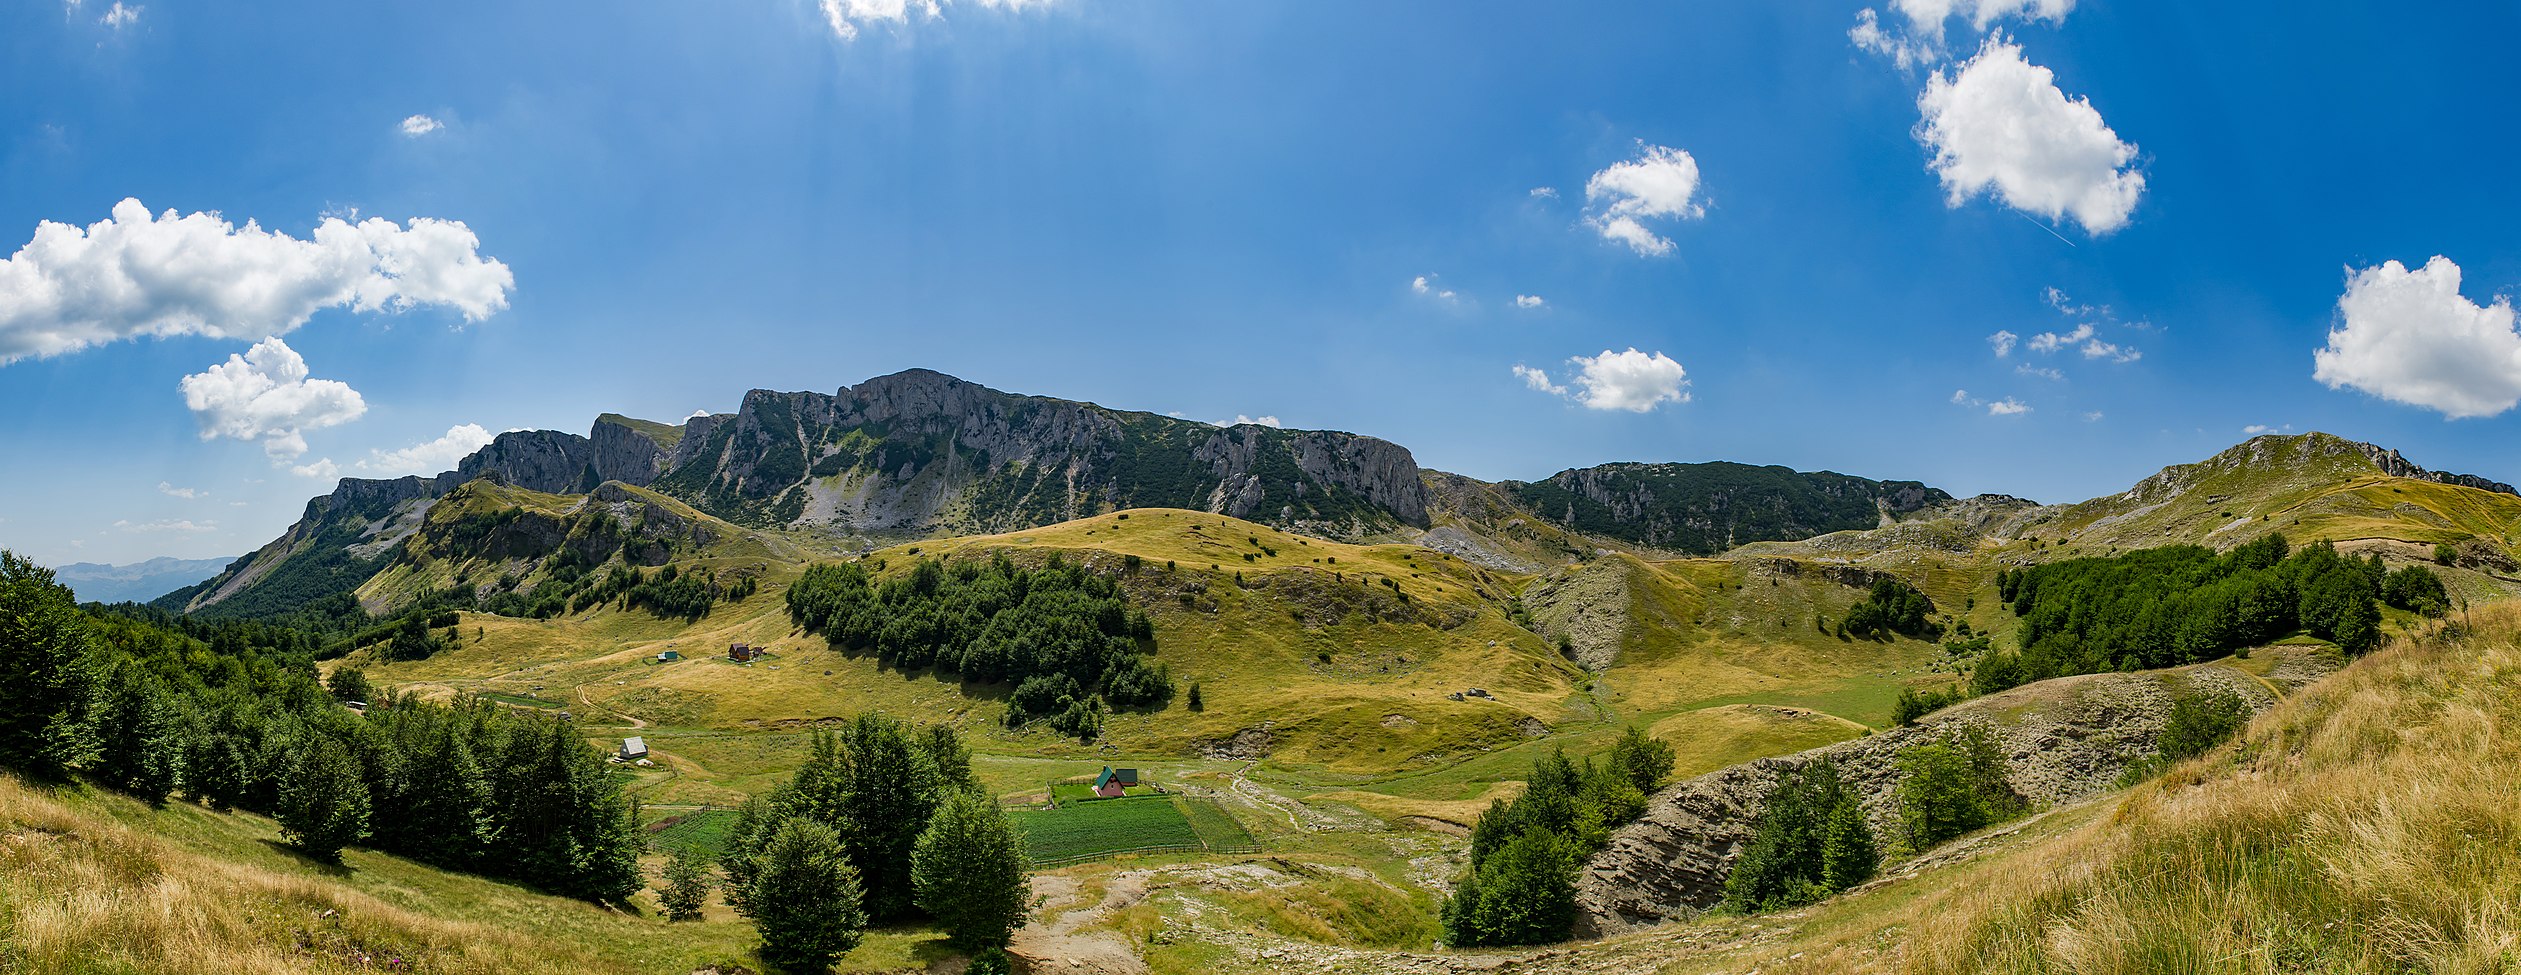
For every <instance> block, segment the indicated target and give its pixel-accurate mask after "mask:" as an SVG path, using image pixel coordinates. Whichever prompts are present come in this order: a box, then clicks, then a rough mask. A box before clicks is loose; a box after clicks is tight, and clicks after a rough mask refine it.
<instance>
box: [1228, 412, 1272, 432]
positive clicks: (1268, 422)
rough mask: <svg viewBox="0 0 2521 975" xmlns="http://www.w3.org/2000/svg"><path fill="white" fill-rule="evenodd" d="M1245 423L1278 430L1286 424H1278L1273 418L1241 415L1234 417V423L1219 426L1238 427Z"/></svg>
mask: <svg viewBox="0 0 2521 975" xmlns="http://www.w3.org/2000/svg"><path fill="white" fill-rule="evenodd" d="M1247 423H1249V424H1253V425H1256V426H1264V427H1269V428H1271V429H1278V428H1281V427H1284V426H1286V424H1283V423H1280V422H1278V418H1277V417H1274V416H1244V415H1243V414H1241V413H1237V414H1235V415H1234V422H1232V423H1225V424H1220V426H1229V427H1239V426H1242V425H1244V424H1247Z"/></svg>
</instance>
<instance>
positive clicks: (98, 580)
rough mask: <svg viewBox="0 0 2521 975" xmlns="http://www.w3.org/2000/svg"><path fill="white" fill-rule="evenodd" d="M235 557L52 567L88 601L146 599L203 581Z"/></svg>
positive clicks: (83, 563)
mask: <svg viewBox="0 0 2521 975" xmlns="http://www.w3.org/2000/svg"><path fill="white" fill-rule="evenodd" d="M233 561H235V560H234V559H171V558H164V557H160V558H154V559H150V560H148V561H146V562H134V563H131V564H130V565H106V564H103V563H100V562H72V563H70V564H69V565H65V566H62V567H60V568H58V569H54V570H53V578H54V580H55V581H58V582H60V583H61V584H62V585H65V586H69V587H70V590H71V591H72V592H75V593H78V594H79V598H80V599H81V600H83V601H87V602H98V603H125V602H129V603H145V602H148V601H150V600H152V599H156V598H158V597H159V596H163V595H166V594H167V593H170V592H174V591H175V590H178V589H182V588H184V587H186V586H189V585H192V584H193V583H196V582H200V581H201V580H203V579H207V578H209V577H210V576H211V575H213V574H215V573H217V572H218V571H219V570H220V569H223V568H226V567H227V565H228V563H230V562H233Z"/></svg>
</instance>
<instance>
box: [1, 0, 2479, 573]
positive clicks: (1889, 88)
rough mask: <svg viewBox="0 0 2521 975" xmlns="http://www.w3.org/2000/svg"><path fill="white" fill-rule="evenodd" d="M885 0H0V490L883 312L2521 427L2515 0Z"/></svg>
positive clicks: (955, 359) (1973, 408)
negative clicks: (2514, 304) (4, 421)
mask: <svg viewBox="0 0 2521 975" xmlns="http://www.w3.org/2000/svg"><path fill="white" fill-rule="evenodd" d="M389 6H390V7H391V9H387V8H388V7H389ZM824 6H829V7H831V8H832V9H831V10H828V11H827V10H825V9H823V7H824ZM372 8H375V9H372ZM889 8H890V9H888V4H887V3H885V2H884V0H833V2H832V3H830V4H826V5H822V6H818V5H817V4H816V3H812V2H806V0H793V2H778V0H773V2H768V3H760V4H705V5H704V4H628V5H625V4H601V5H596V4H469V3H446V4H432V5H373V4H312V3H309V4H288V3H278V4H256V5H250V8H243V9H241V8H238V7H236V6H235V5H219V6H217V7H210V6H206V5H197V4H189V3H179V2H171V0H154V2H142V3H139V4H128V3H126V4H122V5H116V4H114V3H111V2H110V0H82V2H79V3H62V2H59V0H27V2H22V3H15V4H10V5H8V6H6V8H5V9H0V85H5V87H6V90H8V91H9V92H10V96H9V97H8V98H7V99H5V100H0V187H5V191H0V254H6V253H10V252H16V255H15V256H14V257H13V258H11V260H10V263H9V264H8V265H6V266H0V358H7V359H10V360H13V361H9V362H7V363H6V364H5V365H0V410H6V411H7V412H8V413H9V414H10V415H14V416H18V417H21V418H23V420H22V422H19V423H14V424H10V425H9V426H8V427H7V428H6V429H5V430H0V449H4V450H5V451H6V454H7V456H9V457H10V458H11V463H10V465H9V470H10V472H11V475H12V476H9V477H7V478H0V545H5V546H7V547H9V548H12V549H16V550H19V551H22V552H26V553H28V554H31V555H33V556H35V557H37V558H38V559H41V560H46V561H51V562H56V563H59V562H68V561H75V560H91V561H130V560H136V559H139V558H145V557H148V556H153V555H178V556H187V557H198V556H210V555H231V554H236V553H240V552H243V551H246V550H249V549H251V548H253V547H255V546H257V545H260V544H261V543H263V542H265V541H267V540H269V539H270V538H271V537H273V536H274V535H276V534H277V533H278V532H279V531H280V530H281V529H282V528H284V527H285V526H286V525H287V523H288V522H289V521H290V520H291V519H293V518H294V517H295V516H296V515H297V513H298V511H299V510H300V508H301V507H302V506H303V504H304V502H305V500H306V499H307V498H308V497H310V496H312V495H316V494H320V493H323V492H324V491H326V490H329V488H330V485H331V481H330V480H329V477H328V476H327V475H352V476H375V475H382V474H393V473H403V472H407V471H411V470H421V469H426V470H429V471H434V470H437V469H443V468H444V467H446V466H451V465H449V464H447V463H441V462H440V461H441V460H443V459H444V458H446V457H450V456H452V454H453V452H455V451H459V450H460V449H461V448H462V447H463V446H464V445H465V444H467V443H469V442H470V441H471V440H472V439H474V438H477V437H479V436H482V435H486V434H487V433H492V432H496V431H499V430H503V429H511V428H525V427H554V428H559V429H565V430H572V431H583V430H584V429H585V428H586V426H587V425H588V423H589V421H590V420H591V419H592V418H593V416H594V415H595V414H596V413H599V412H603V411H608V410H609V411H619V412H625V413H630V414H633V415H638V416H645V417H652V418H659V419H673V418H677V417H680V416H683V415H686V414H689V413H691V412H693V411H694V410H702V409H705V410H711V411H725V410H729V409H732V408H733V407H734V406H735V405H736V403H737V402H738V400H739V398H740V397H741V395H742V394H743V392H744V391H745V390H746V389H750V388H756V387H759V388H771V389H815V390H826V391H828V390H831V389H833V388H836V387H839V386H842V385H846V384H850V383H855V382H857V381H859V380H862V379H864V378H867V377H869V376H873V375H878V374H883V373H888V372H892V371H896V370H899V369H904V368H911V367H926V368H933V369H938V370H941V371H944V372H948V373H952V374H955V375H958V376H961V377H964V378H966V379H970V380H973V381H976V382H981V383H985V384H988V385H991V386H995V387H998V388H1001V389H1008V390H1014V391H1019V392H1028V393H1041V394H1046V395H1054V396H1062V397H1068V398H1076V399H1085V400H1092V401H1095V402H1099V403H1103V404H1106V405H1110V406H1115V407H1123V408H1131V409H1144V410H1151V411H1155V412H1178V413H1180V414H1182V415H1185V416H1189V417H1193V418H1198V419H1207V420H1231V419H1233V418H1235V417H1237V416H1250V417H1272V418H1276V419H1277V420H1278V421H1280V422H1283V423H1284V424H1286V425H1288V426H1297V427H1321V428H1334V429H1346V430H1354V431H1358V432H1362V433H1368V434H1373V435H1376V436H1381V437H1385V438H1388V439H1391V440H1394V441H1397V442H1399V443H1402V444H1405V445H1408V446H1409V447H1411V448H1412V449H1413V450H1414V451H1415V452H1416V453H1417V455H1418V458H1419V460H1420V462H1421V463H1422V464H1424V465H1427V466H1430V467H1435V468H1439V469H1444V470H1451V471H1458V472H1461V473H1466V474H1470V475H1474V476H1478V477H1483V478H1492V479H1495V478H1535V477H1540V476H1545V475H1547V474H1550V473H1552V472H1555V471H1557V470H1560V469H1562V468H1566V467H1570V466H1580V465H1586V464H1593V463H1600V462H1605V461H1614V460H1684V461H1695V460H1711V459H1724V460H1739V461H1745V462H1752V463H1778V464H1787V465H1791V466H1795V467H1798V468H1804V469H1819V468H1828V469H1834V470H1839V471H1844V472H1848V473H1855V474H1862V475H1867V476H1873V477H1898V478H1914V479H1920V480H1924V481H1927V482H1929V483H1933V484H1936V485H1938V486H1942V487H1945V488H1947V489H1950V490H1952V491H1954V492H1956V493H1974V492H1980V491H1996V492H2005V493H2012V494H2018V495H2023V496H2028V497H2032V498H2035V499H2039V500H2043V501H2062V500H2079V499H2081V498H2084V497H2088V496H2092V495H2096V494H2101V493H2106V492H2109V491H2114V490H2118V489H2121V488H2124V487H2125V486H2126V485H2128V484H2129V483H2131V482H2133V481H2134V480H2136V479H2137V478H2139V477H2142V476H2143V475H2145V474H2147V473H2149V472H2151V471H2153V470H2154V469H2156V468H2159V467H2161V466H2163V465H2165V464H2170V463H2178V462H2184V461H2189V460H2195V459H2198V458H2201V457H2204V456H2207V455H2209V454H2211V453H2213V452H2215V451H2217V450H2220V449H2222V448H2223V447H2226V446H2229V445H2230V444H2232V443H2234V442H2237V441H2239V440H2241V439H2243V438H2244V437H2245V436H2246V435H2247V434H2245V432H2244V431H2245V429H2247V428H2252V427H2260V426H2264V427H2268V428H2273V429H2277V430H2284V429H2291V430H2294V431H2303V430H2312V429H2319V430H2327V431H2330V432H2334V433H2338V434H2342V435H2346V436H2350V437H2355V438H2359V439H2367V440H2372V441H2375V442H2379V443H2382V444H2385V445H2389V446H2394V447H2398V448H2400V449H2402V450H2404V451H2405V452H2406V453H2407V454H2408V456H2410V457H2411V458H2413V459H2415V460H2417V461H2418V462H2420V463H2424V464H2427V465H2429V466H2434V467H2439V468H2448V469H2455V470H2462V471H2475V472H2478V473H2484V474H2487V475H2490V476H2494V477H2497V478H2500V479H2505V480H2514V479H2521V463H2516V460H2515V458H2513V457H2512V456H2511V455H2510V451H2509V449H2508V448H2507V446H2506V445H2507V444H2510V443H2511V442H2512V441H2513V434H2514V432H2515V427H2514V423H2515V420H2514V414H2513V413H2512V412H2511V408H2512V406H2513V402H2514V400H2515V399H2521V335H2515V334H2513V328H2512V315H2511V312H2510V309H2509V306H2508V305H2503V304H2500V302H2501V300H2502V299H2500V298H2499V297H2498V296H2501V295H2506V294H2511V293H2513V292H2515V291H2517V290H2521V234H2516V228H2521V199H2517V198H2516V193H2517V192H2521V191H2517V190H2516V181H2515V180H2514V179H2513V176H2514V169H2513V165H2512V162H2511V160H2512V159H2513V158H2514V153H2515V150H2516V148H2521V146H2517V145H2516V142H2521V130H2515V129H2514V127H2513V126H2512V125H2511V121H2512V115H2511V107H2510V106H2511V93H2512V92H2514V91H2521V61H2516V60H2515V59H2513V58H2511V57H2509V56H2508V53H2507V52H2506V51H2505V50H2504V47H2505V46H2506V45H2507V44H2508V39H2509V38H2511V37H2512V36H2515V34H2516V33H2521V9H2517V8H2515V7H2513V6H2512V5H2509V4H2475V5H2458V6H2448V5H2446V6H2440V7H2429V8H2427V10H2426V11H2425V12H2424V13H2423V14H2421V15H2418V14H2413V13H2410V12H2407V11H2404V10H2400V9H2397V8H2391V7H2370V8H2362V9H2345V8H2341V9H2336V10H2323V11H2322V12H2320V13H2319V14H2317V15H2311V14H2306V13H2305V11H2304V10H2303V8H2301V7H2300V6H2299V5H2283V6H2279V5H2275V4H2143V5H2121V4H2111V3H2103V2H2093V0H2085V2H2082V3H2070V2H2068V0H1898V2H1895V3H1891V4H1880V3H1877V4H1875V7H1874V11H1873V13H1872V14H1871V15H1870V16H1869V17H1868V15H1866V14H1865V13H1864V11H1865V10H1866V9H1867V7H1866V5H1865V4H1863V3H1835V4H1832V3H1797V4H1777V3H1768V2H1734V3H1701V4H1672V3H1638V4H1585V5H1567V7H1566V8H1565V9H1561V8H1556V7H1545V8H1535V7H1532V6H1531V5H1529V4H1505V3H1469V2H1445V3H1427V4H1403V3H1391V4H1354V3H1307V2H1275V3H1267V4H1224V3H1193V2H1152V0H1150V2H1125V0H1014V2H1011V0H995V2H983V0H942V2H941V3H939V4H938V5H936V6H935V7H934V8H933V13H932V12H931V10H930V8H928V7H927V5H926V4H924V3H923V2H921V0H909V2H908V3H907V4H902V3H894V4H890V5H889ZM895 11H898V12H899V13H900V16H899V17H898V18H895V17H891V16H888V14H891V13H894V12H895ZM1938 13H1948V14H1949V16H1948V17H1943V18H1940V19H1938V18H1937V17H1936V15H1937V14H1938ZM836 25H838V26H840V27H845V28H846V29H847V30H848V31H849V32H850V33H851V34H852V35H853V36H848V37H843V36H842V31H841V30H840V29H836ZM1865 26H1869V27H1870V28H1872V31H1873V32H1872V33H1862V34H1854V33H1851V31H1857V30H1858V29H1859V28H1860V27H1865ZM1938 31H1939V32H1940V35H1939V37H1938V35H1937V32H1938ZM1860 41H1863V43H1860ZM1589 189H1590V192H1588V191H1589ZM127 198H128V199H136V200H138V201H140V204H141V205H142V208H128V207H127V208H124V209H123V210H122V211H121V212H118V211H117V206H118V204H120V203H121V201H123V200H125V199H127ZM143 208H144V209H143ZM328 219H333V220H339V221H341V222H339V223H337V224H332V225H329V226H330V229H323V230H319V224H323V223H324V222H325V221H326V220H328ZM249 220H250V221H253V222H254V223H255V224H256V227H255V228H254V229H252V230H248V229H247V227H246V225H247V222H248V221H249ZM47 221H49V222H53V223H56V224H63V225H68V226H66V227H54V228H47V229H43V230H39V225H42V224H44V223H45V222H47ZM108 221H111V222H110V223H106V222H108ZM100 224H104V226H102V227H101V228H100V227H99V226H98V225H100ZM274 235H282V236H274ZM284 236H285V239H283V237H284ZM21 248H24V250H21ZM2437 255H2439V256H2440V257H2442V258H2444V261H2442V262H2436V263H2433V264H2431V265H2429V264H2428V262H2429V261H2431V260H2432V259H2433V258H2435V257H2436V256H2437ZM2393 261H2395V262H2399V263H2398V265H2396V266H2391V265H2389V264H2388V263H2387V262H2393ZM2454 278H2457V279H2458V282H2457V286H2456V287H2454V286H2452V279H2454ZM1527 296H1528V298H1537V299H1538V304H1537V305H1532V303H1531V302H1530V301H1529V300H1520V299H1526V298H1527ZM1526 305H1531V306H1530V307H1526ZM2087 325H2088V326H2090V330H2089V331H2082V330H2081V329H2082V328H2083V327H2084V326H2087ZM2332 332H2335V333H2336V334H2335V335H2334V336H2332ZM1998 333H2008V334H2010V335H2011V336H2012V339H2011V340H2010V341H2009V342H2008V341H2004V340H2002V339H1994V340H1992V341H1991V337H1995V336H1997V335H1998ZM275 335H276V336H277V337H278V341H277V342H270V343H266V342H265V340H266V339H268V338H271V337H272V336H275ZM2043 336H2046V338H2043ZM1999 348H2003V349H2005V350H2006V354H2005V355H2003V356H1999V355H1997V351H1998V350H1999ZM1631 349H1634V350H1636V351H1635V353H1634V354H1633V355H1631V354H1629V350H1631ZM249 350H252V354H250V355H249V354H248V353H249ZM2315 353H2324V354H2323V357H2322V358H2319V359H2316V360H2315ZM232 356H234V357H237V358H236V359H234V360H233V361H232V362H231V359H230V357H232ZM1577 357H1583V358H1581V359H1578V358H1577ZM1571 360H1572V361H1571ZM1518 366H1521V367H1524V369H1523V370H1521V371H1518V370H1517V368H1516V367H1518ZM301 369H302V370H303V372H300V371H298V370H301ZM1535 371H1537V372H1535ZM187 377H193V378H191V379H189V380H188V378H187ZM1588 380H1590V382H1589V383H1588ZM1684 396H1685V397H1686V398H1685V399H1684V398H1683V397H1684ZM433 445H434V446H433Z"/></svg>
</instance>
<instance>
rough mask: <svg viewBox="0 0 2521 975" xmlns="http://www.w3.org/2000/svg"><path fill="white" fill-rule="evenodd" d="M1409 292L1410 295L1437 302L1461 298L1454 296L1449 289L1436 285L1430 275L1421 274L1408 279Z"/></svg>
mask: <svg viewBox="0 0 2521 975" xmlns="http://www.w3.org/2000/svg"><path fill="white" fill-rule="evenodd" d="M1409 290H1410V293H1412V294H1422V295H1426V296H1428V297H1430V298H1434V299H1436V300H1437V301H1454V300H1456V299H1459V298H1460V297H1461V296H1460V295H1457V294H1454V293H1453V291H1452V290H1451V289H1449V288H1445V287H1443V286H1441V285H1438V284H1436V279H1435V276H1434V275H1432V274H1421V275H1419V276H1417V277H1414V278H1411V279H1409Z"/></svg>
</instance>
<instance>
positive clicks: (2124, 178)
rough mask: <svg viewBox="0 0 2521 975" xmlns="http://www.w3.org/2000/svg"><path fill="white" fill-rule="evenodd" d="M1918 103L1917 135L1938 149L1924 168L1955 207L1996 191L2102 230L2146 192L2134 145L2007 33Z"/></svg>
mask: <svg viewBox="0 0 2521 975" xmlns="http://www.w3.org/2000/svg"><path fill="white" fill-rule="evenodd" d="M1917 108H1918V112H1919V114H1920V116H1921V120H1920V121H1919V123H1918V127H1917V138H1918V141H1920V142H1923V143H1925V144H1926V147H1927V148H1929V149H1932V150H1933V151H1934V158H1933V159H1932V161H1930V162H1929V163H1928V164H1927V168H1928V169H1930V170H1932V171H1933V172H1934V174H1935V175H1936V176H1937V177H1939V178H1941V179H1942V181H1943V188H1944V193H1945V197H1946V200H1945V202H1946V203H1948V204H1949V205H1951V206H1955V207H1958V206H1960V205H1961V204H1963V203H1965V202H1967V201H1968V200H1970V199H1971V198H1972V197H1976V196H1979V195H1982V194H1987V195H1992V196H1994V197H1996V198H1997V199H1999V200H2001V201H2003V202H2004V204H2005V205H2006V206H2010V207H2012V208H2014V209H2016V210H2020V211H2023V212H2025V213H2032V214H2037V215H2040V216H2043V217H2047V218H2048V219H2050V220H2062V219H2064V218H2066V217H2069V216H2071V217H2073V218H2074V220H2075V222H2077V223H2080V224H2082V225H2083V229H2084V230H2085V231H2086V232H2087V233H2090V234H2092V235H2094V236H2100V235H2103V234H2107V233H2109V232H2111V231H2114V230H2117V229H2118V228H2120V227H2123V226H2126V224H2127V218H2128V216H2129V215H2130V214H2132V213H2134V212H2135V210H2136V200H2137V198H2138V197H2140V196H2142V195H2144V190H2145V174H2144V173H2142V172H2138V171H2137V170H2136V168H2135V158H2136V147H2135V146H2133V145H2131V144H2128V143H2126V142H2121V141H2119V138H2118V133H2116V132H2114V131H2111V129H2110V127H2109V125H2108V123H2105V122H2103V121H2102V120H2101V113H2100V111H2099V110H2097V109H2094V108H2093V107H2092V103H2091V102H2090V101H2089V100H2087V99H2083V98H2071V99H2070V98H2067V97H2066V94H2065V93H2064V92H2062V91H2059V90H2058V89H2057V83H2056V76H2055V75H2054V74H2053V73H2052V72H2050V71H2049V70H2048V69H2047V68H2043V67H2040V66H2039V65H2036V64H2032V63H2030V62H2028V61H2025V60H2023V59H2022V48H2021V47H2020V46H2018V45H2015V44H2013V43H2011V42H2009V41H2007V40H2006V39H2005V38H2003V37H2002V36H1998V37H1992V38H1989V39H1988V41H1987V43H1986V44H1985V45H1984V46H1982V47H1980V48H1979V51H1978V54H1977V56H1975V57H1972V58H1970V59H1969V60H1968V61H1965V62H1962V64H1961V65H1960V66H1959V68H1958V70H1956V71H1951V72H1941V71H1938V72H1936V73H1935V75H1934V77H1932V78H1929V79H1927V80H1926V90H1925V91H1924V93H1922V94H1920V95H1918V96H1917Z"/></svg>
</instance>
